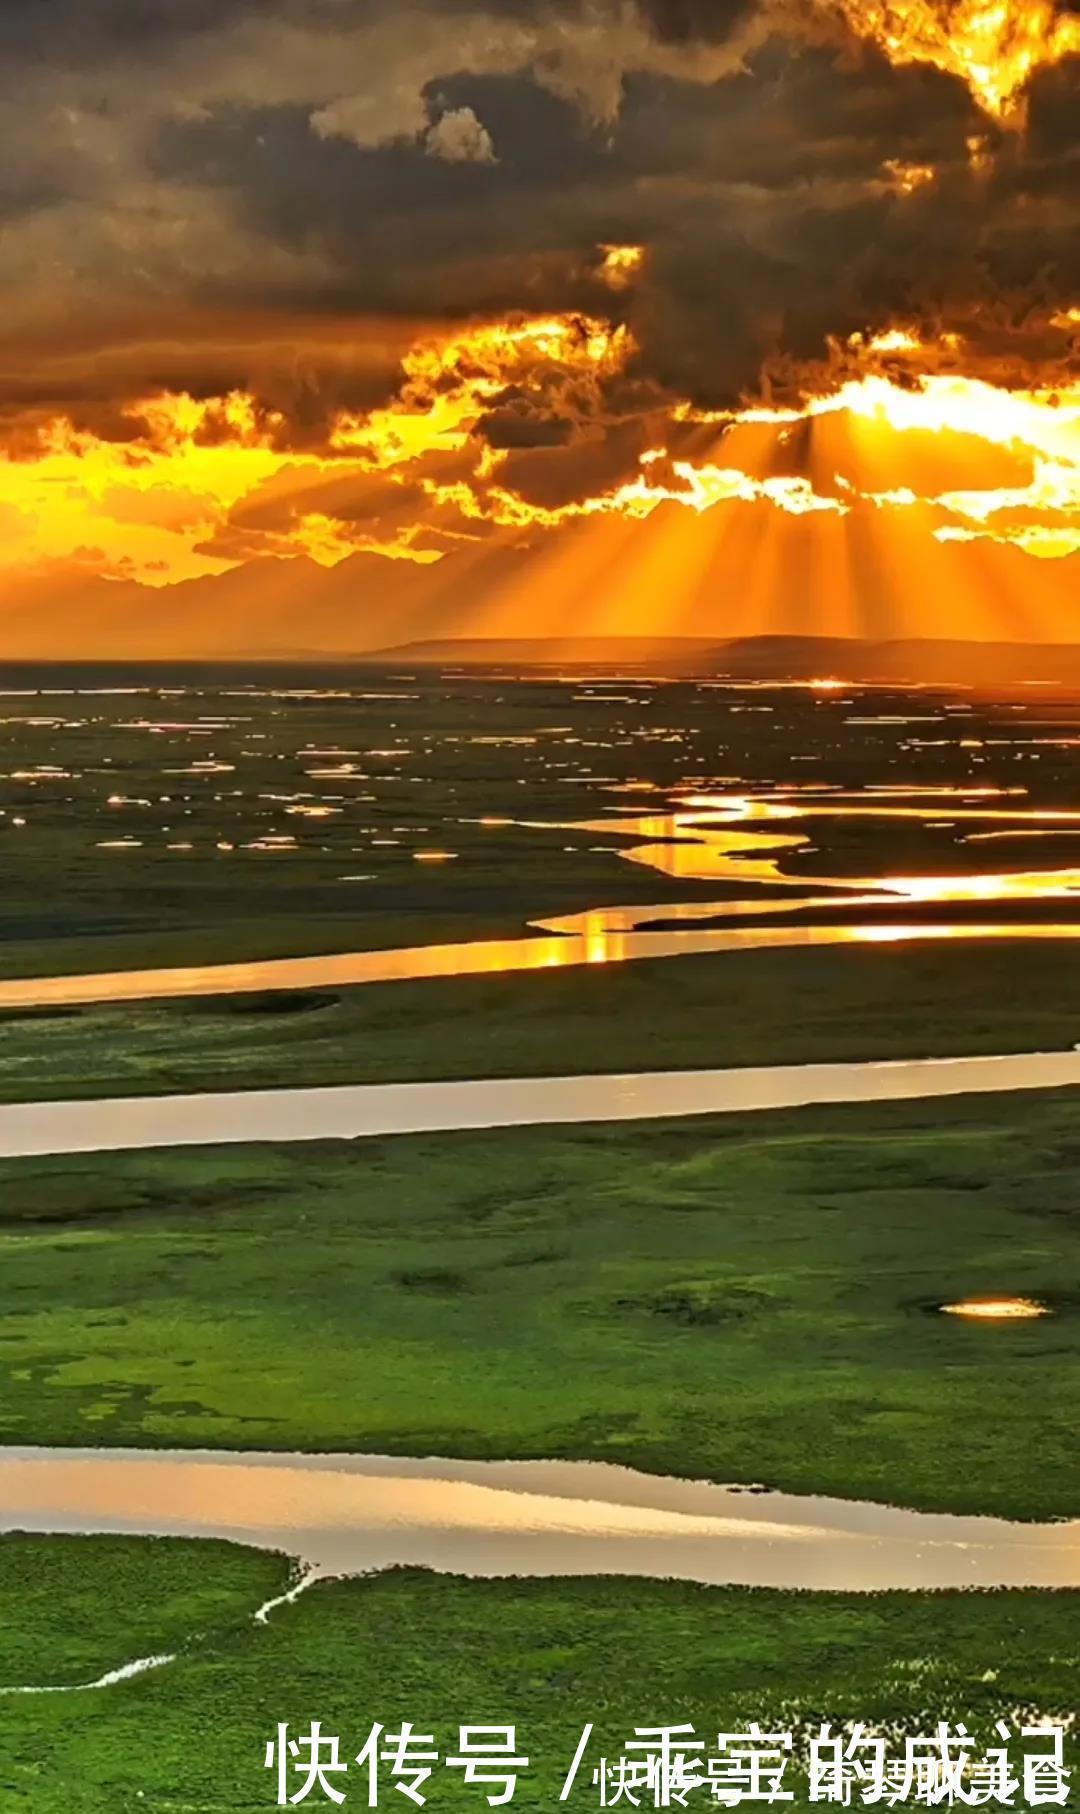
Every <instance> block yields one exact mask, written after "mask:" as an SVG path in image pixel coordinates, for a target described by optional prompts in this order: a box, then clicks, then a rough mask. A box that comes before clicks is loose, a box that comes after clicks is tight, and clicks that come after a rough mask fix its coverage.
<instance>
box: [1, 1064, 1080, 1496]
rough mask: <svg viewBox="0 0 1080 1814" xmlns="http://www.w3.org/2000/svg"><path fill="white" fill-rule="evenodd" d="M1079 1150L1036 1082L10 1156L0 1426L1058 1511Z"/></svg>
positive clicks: (1074, 1347)
mask: <svg viewBox="0 0 1080 1814" xmlns="http://www.w3.org/2000/svg"><path fill="white" fill-rule="evenodd" d="M1078 1161H1080V1145H1078V1138H1077V1128H1076V1116H1075V1109H1074V1106H1073V1103H1072V1099H1071V1096H1070V1095H1069V1094H1068V1093H1062V1094H1060V1095H1056V1094H1052V1093H1051V1094H1048V1095H1043V1096H1015V1097H1013V1096H1006V1097H1000V1098H997V1097H992V1096H988V1097H982V1098H969V1099H967V1100H963V1101H953V1102H950V1103H949V1105H948V1114H947V1119H945V1118H943V1116H942V1112H941V1107H940V1105H938V1104H936V1103H932V1102H931V1103H926V1104H917V1103H916V1104H895V1105H882V1106H880V1107H879V1106H875V1107H839V1108H829V1109H807V1110H798V1111H791V1112H785V1113H772V1114H759V1115H755V1116H750V1117H739V1116H717V1117H713V1118H707V1119H701V1120H689V1121H673V1122H666V1123H664V1122H660V1123H652V1124H640V1125H636V1126H627V1125H615V1126H611V1127H590V1126H584V1127H577V1128H565V1129H558V1128H551V1129H535V1130H510V1131H503V1132H490V1133H461V1134H452V1135H439V1136H425V1137H415V1138H414V1137H409V1138H403V1137H399V1138H396V1139H392V1140H361V1141H357V1142H352V1143H347V1142H341V1143H326V1144H312V1145H306V1144H304V1145H299V1146H296V1145H291V1146H276V1147H275V1146H274V1145H272V1144H265V1145H259V1146H250V1147H230V1148H218V1149H205V1148H204V1149H191V1150H183V1149H176V1150H171V1151H165V1152H145V1153H129V1154H117V1155H100V1156H91V1157H86V1156H78V1157H72V1158H50V1159H39V1160H22V1161H13V1162H8V1163H6V1164H5V1165H4V1166H3V1167H2V1168H0V1190H2V1205H3V1207H2V1211H0V1234H2V1238H3V1250H4V1269H3V1280H2V1286H0V1302H2V1305H3V1309H4V1313H5V1314H4V1318H3V1324H2V1329H0V1361H2V1373H0V1434H2V1437H3V1440H5V1441H7V1442H10V1443H19V1442H22V1443H25V1442H48V1443H58V1444H82V1443H95V1444H108V1445H113V1446H116V1445H130V1444H135V1445H147V1446H149V1445H157V1446H189V1447H200V1446H208V1447H239V1448H256V1447H261V1448H271V1449H289V1448H308V1449H341V1450H346V1449H364V1450H373V1451H376V1452H395V1453H399V1454H417V1453H419V1454H433V1453H434V1454H438V1453H444V1454H455V1455H466V1456H488V1455H490V1456H511V1455H518V1456H563V1457H585V1458H598V1459H604V1460H616V1461H620V1462H625V1463H629V1464H633V1465H636V1466H638V1467H642V1468H645V1469H650V1470H656V1471H664V1472H670V1473H676V1474H681V1475H698V1476H708V1477H711V1478H713V1479H717V1480H723V1481H752V1482H763V1483H765V1484H766V1485H768V1486H772V1487H780V1488H786V1489H789V1490H793V1491H800V1492H827V1493H835V1494H842V1495H851V1496H856V1497H863V1498H874V1499H878V1500H892V1501H896V1502H902V1503H904V1504H907V1505H912V1506H918V1507H930V1508H940V1509H951V1510H957V1511H961V1510H963V1511H981V1512H998V1513H1006V1514H1013V1515H1017V1516H1021V1517H1028V1518H1036V1517H1042V1518H1045V1517H1052V1516H1056V1515H1062V1514H1068V1513H1075V1512H1076V1510H1077V1504H1078V1490H1080V1462H1078V1459H1077V1449H1076V1442H1075V1428H1076V1418H1077V1409H1078V1406H1077V1398H1076V1392H1075V1377H1076V1374H1075V1362H1076V1358H1077V1353H1078V1349H1080V1242H1078V1237H1077V1229H1076V1221H1075V1216H1074V1213H1073V1207H1072V1205H1073V1200H1074V1198H1075V1193H1076V1188H1077V1167H1078ZM1003 1293H1004V1294H1020V1295H1026V1296H1033V1297H1036V1298H1041V1299H1044V1300H1045V1301H1046V1302H1047V1303H1048V1304H1049V1305H1050V1306H1051V1307H1052V1310H1053V1312H1054V1314H1052V1315H1050V1316H1047V1317H1045V1318H1042V1319H1040V1320H1037V1321H1033V1322H1027V1323H1024V1322H1021V1323H1016V1324H1012V1325H1006V1326H1003V1325H999V1324H972V1323H967V1322H964V1321H963V1320H960V1319H957V1318H955V1317H951V1316H943V1315H941V1314H939V1312H938V1306H939V1305H940V1304H941V1303H942V1302H945V1301H952V1300H956V1299H959V1298H964V1297H967V1296H972V1295H974V1296H979V1295H986V1294H990V1295H1000V1294H1003ZM1033 1415H1035V1416H1036V1417H1037V1423H1036V1424H1035V1426H1034V1428H1033V1425H1032V1418H1033ZM1021 1431H1024V1432H1030V1433H1031V1440H1028V1439H1027V1436H1025V1440H1023V1441H1021V1440H1019V1439H1018V1432H1021ZM1033 1441H1034V1442H1036V1445H1037V1465H1033V1454H1032V1442H1033Z"/></svg>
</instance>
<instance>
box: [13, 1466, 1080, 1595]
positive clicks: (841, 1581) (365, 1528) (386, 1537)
mask: <svg viewBox="0 0 1080 1814" xmlns="http://www.w3.org/2000/svg"><path fill="white" fill-rule="evenodd" d="M0 1530H3V1531H16V1530H19V1531H38V1532H50V1533H60V1532H75V1533H91V1532H94V1533H111V1534H116V1533H129V1534H138V1535H141V1536H161V1537H166V1536H172V1537H217V1538H224V1539H228V1540H231V1541H234V1542H239V1543H246V1544H250V1545H253V1546H255V1547H257V1548H260V1549H274V1550H284V1551H286V1552H287V1553H288V1554H290V1555H293V1556H296V1557H298V1558H299V1559H300V1560H301V1561H302V1562H303V1563H304V1564H305V1565H306V1566H307V1568H308V1569H309V1570H310V1571H311V1572H312V1573H313V1574H314V1575H316V1576H318V1575H357V1574H363V1573H366V1572H368V1571H369V1570H372V1569H382V1568H390V1567H394V1566H398V1565H408V1566H414V1567H417V1566H419V1567H427V1568H433V1569H437V1570H439V1571H442V1572H452V1573H455V1574H465V1575H474V1576H484V1577H496V1576H509V1575H522V1576H525V1575H528V1576H557V1575H633V1576H639V1577H669V1578H675V1579H679V1580H686V1581H700V1582H703V1583H707V1584H712V1585H720V1584H723V1583H733V1584H738V1585H743V1586H754V1587H778V1588H806V1589H828V1590H846V1591H851V1592H872V1591H877V1590H884V1589H909V1590H910V1589H925V1588H983V1587H1078V1586H1080V1522H1072V1523H1061V1524H1049V1525H1038V1524H1016V1523H1011V1522H1008V1521H1006V1520H1004V1519H998V1518H978V1517H959V1516H953V1515H948V1514H940V1513H926V1512H912V1511H905V1510H903V1509H901V1508H899V1507H894V1506H883V1505H874V1504H866V1503H859V1502H854V1501H846V1500H839V1499H826V1498H814V1497H801V1496H796V1495H792V1494H785V1493H762V1492H755V1491H748V1490H746V1489H740V1488H738V1487H724V1486H715V1485H712V1484H711V1483H708V1482H704V1481H690V1480H677V1479H671V1478H666V1477H663V1476H655V1477H654V1476H652V1475H648V1474H639V1473H635V1472H633V1471H631V1470H630V1469H627V1468H620V1467H614V1466H610V1465H607V1464H604V1463H599V1462H559V1461H443V1460H408V1459H397V1458H388V1457H382V1456H369V1455H323V1456H319V1455H296V1454H293V1455H269V1454H258V1453H253V1454H229V1453H221V1454H217V1453H191V1454H185V1453H182V1452H146V1453H144V1452H139V1451H131V1450H128V1451H125V1450H118V1451H93V1450H90V1451H80V1450H46V1449H24V1450H19V1449H8V1450H3V1451H0Z"/></svg>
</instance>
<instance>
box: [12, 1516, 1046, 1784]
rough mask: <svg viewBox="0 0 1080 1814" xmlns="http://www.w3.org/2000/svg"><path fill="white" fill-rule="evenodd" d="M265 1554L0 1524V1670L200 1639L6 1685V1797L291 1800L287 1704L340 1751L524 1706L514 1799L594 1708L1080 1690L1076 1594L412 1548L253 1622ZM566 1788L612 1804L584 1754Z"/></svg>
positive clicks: (709, 1732)
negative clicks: (12, 1693) (283, 1774)
mask: <svg viewBox="0 0 1080 1814" xmlns="http://www.w3.org/2000/svg"><path fill="white" fill-rule="evenodd" d="M271 1577H276V1579H277V1580H278V1581H279V1582H280V1583H281V1584H282V1585H283V1584H284V1579H285V1563H284V1559H275V1558H273V1557H264V1556H259V1555H257V1554H255V1553H252V1552H249V1551H242V1550H230V1549H228V1548H227V1547H226V1546H223V1545H216V1544H206V1545H199V1546H196V1545H194V1544H185V1543H181V1542H168V1543H151V1542H140V1541H138V1540H134V1539H107V1538H86V1539H68V1540H57V1539H37V1538H9V1539H6V1540H5V1541H3V1542H0V1605H3V1606H4V1607H5V1609H7V1608H11V1607H17V1608H18V1616H17V1619H16V1620H15V1622H14V1623H12V1622H11V1620H10V1619H8V1618H5V1619H4V1620H3V1621H2V1622H0V1685H15V1684H26V1683H31V1682H44V1681H48V1682H52V1683H58V1682H63V1681H65V1680H66V1681H72V1680H78V1679H84V1677H85V1672H86V1670H87V1668H88V1667H90V1668H93V1669H95V1670H97V1671H101V1670H103V1669H105V1668H108V1667H114V1666H115V1665H116V1664H117V1663H118V1662H120V1661H122V1660H127V1659H128V1658H129V1657H130V1656H133V1655H135V1654H157V1653H159V1652H161V1651H170V1650H172V1649H174V1648H176V1647H177V1646H184V1648H183V1653H182V1654H181V1656H180V1659H179V1660H178V1661H177V1662H176V1663H175V1664H173V1665H171V1666H170V1667H169V1668H167V1669H165V1670H163V1671H161V1672H160V1673H155V1674H151V1675H146V1676H143V1677H141V1678H139V1679H138V1680H136V1681H132V1682H128V1683H125V1684H122V1685H120V1686H117V1687H113V1688H109V1689H104V1690H101V1691H98V1692H95V1693H91V1694H77V1695H66V1696H65V1695H57V1696H40V1697H38V1696H34V1697H26V1698H15V1699H12V1700H7V1701H5V1702H4V1703H3V1707H4V1713H3V1718H2V1720H0V1794H2V1797H3V1804H4V1807H5V1808H10V1809H12V1810H13V1811H18V1814H104V1811H106V1810H107V1811H108V1814H134V1810H136V1809H139V1810H146V1811H147V1814H164V1811H165V1810H168V1811H169V1814H173V1811H175V1810H178V1809H183V1810H184V1814H248V1811H249V1810H255V1809H263V1808H266V1807H267V1806H271V1805H273V1801H274V1796H275V1789H274V1779H273V1778H272V1777H271V1776H270V1775H268V1773H267V1771H266V1769H265V1767H264V1746H265V1742H266V1740H267V1739H268V1738H270V1737H271V1736H272V1735H273V1733H274V1731H275V1728H276V1726H277V1723H278V1721H282V1720H283V1721H287V1722H288V1723H289V1724H290V1726H291V1728H292V1730H293V1732H294V1733H299V1732H306V1731H308V1730H309V1729H310V1726H311V1722H312V1720H313V1719H320V1720H321V1721H322V1723H323V1729H324V1731H325V1732H328V1733H330V1734H335V1735H338V1736H340V1738H341V1740H342V1747H341V1755H342V1757H343V1758H345V1759H347V1758H351V1757H353V1756H355V1754H356V1752H357V1751H358V1750H359V1748H360V1746H361V1744H362V1743H363V1742H364V1740H365V1739H366V1738H367V1735H368V1732H369V1730H370V1727H371V1724H372V1722H373V1721H375V1720H379V1721H381V1722H383V1723H384V1724H386V1725H388V1726H390V1727H393V1726H395V1725H397V1724H400V1722H401V1721H402V1720H403V1719H411V1720H412V1721H413V1722H414V1725H415V1726H416V1727H417V1729H418V1730H419V1731H421V1732H430V1733H432V1734H433V1736H434V1737H435V1740H436V1748H437V1749H438V1750H439V1752H440V1753H441V1755H443V1756H445V1755H447V1754H448V1753H450V1752H452V1751H454V1750H456V1748H457V1743H456V1741H457V1726H458V1724H459V1723H460V1722H478V1723H485V1722H487V1723H494V1724H505V1723H509V1722H513V1723H514V1724H515V1725H516V1726H517V1729H518V1741H519V1744H520V1747H521V1749H522V1750H523V1752H524V1753H525V1754H526V1755H527V1756H528V1757H529V1759H530V1765H529V1769H528V1771H527V1772H523V1773H522V1776H521V1779H520V1781H519V1786H518V1790H517V1794H516V1796H515V1800H514V1804H513V1805H514V1806H515V1807H523V1808H527V1809H536V1808H550V1807H552V1806H554V1805H556V1801H557V1794H558V1790H559V1788H560V1787H561V1784H562V1780H563V1776H564V1773H565V1771H566V1769H567V1768H568V1765H569V1761H570V1758H571V1757H572V1755H573V1752H574V1748H575V1745H576V1743H577V1740H578V1738H579V1736H580V1732H581V1728H582V1725H583V1724H584V1722H585V1721H586V1720H590V1719H591V1720H593V1721H594V1722H595V1726H596V1732H595V1738H596V1741H597V1744H596V1746H595V1749H596V1751H597V1752H598V1753H599V1752H600V1751H601V1749H602V1750H603V1751H605V1752H606V1753H607V1754H608V1755H611V1754H612V1753H616V1754H617V1753H618V1751H619V1750H621V1749H622V1741H623V1740H624V1739H625V1738H627V1737H631V1736H632V1735H633V1728H634V1727H635V1726H636V1725H648V1724H656V1723H661V1722H664V1721H668V1722H678V1721H688V1722H690V1723H691V1724H692V1725H693V1726H694V1727H695V1729H696V1730H697V1732H698V1733H699V1734H701V1735H702V1736H703V1737H705V1738H706V1741H707V1746H708V1747H709V1748H711V1747H712V1745H713V1741H714V1739H715V1734H716V1733H717V1731H718V1730H739V1729H740V1728H742V1727H744V1725H745V1722H746V1721H747V1720H750V1719H753V1718H759V1719H761V1720H762V1722H763V1723H764V1724H765V1725H766V1727H769V1726H774V1725H779V1726H780V1727H782V1728H792V1729H794V1730H795V1731H796V1733H797V1734H799V1735H802V1734H805V1732H807V1731H816V1730H817V1727H818V1725H819V1723H820V1721H821V1720H822V1718H826V1717H830V1718H832V1719H833V1720H834V1721H837V1722H839V1721H843V1720H851V1719H858V1718H863V1719H865V1720H866V1721H868V1722H880V1724H881V1725H883V1726H887V1727H888V1728H890V1729H891V1730H893V1731H899V1732H901V1733H902V1732H904V1731H910V1732H917V1731H924V1730H926V1729H928V1728H931V1729H932V1727H933V1724H934V1722H935V1721H936V1720H937V1719H938V1718H944V1719H948V1720H951V1721H952V1722H954V1723H955V1722H956V1721H958V1720H960V1719H964V1720H965V1721H966V1722H967V1724H968V1727H969V1729H970V1730H971V1731H972V1732H973V1733H976V1734H978V1735H979V1736H980V1738H981V1739H982V1742H983V1743H985V1742H987V1736H988V1735H990V1734H991V1729H992V1724H993V1721H994V1720H995V1719H996V1718H998V1717H1002V1716H1004V1717H1006V1718H1009V1717H1011V1718H1013V1719H1015V1717H1016V1714H1017V1711H1018V1710H1019V1709H1038V1710H1040V1711H1041V1712H1042V1713H1043V1714H1044V1715H1046V1716H1048V1717H1054V1716H1057V1717H1059V1718H1060V1717H1062V1716H1064V1715H1066V1714H1068V1713H1069V1712H1070V1711H1071V1709H1072V1708H1073V1707H1074V1706H1075V1702H1076V1686H1077V1658H1076V1596H1075V1595H1074V1594H1036V1593H1006V1594H925V1595H924V1594H889V1595H877V1596H870V1597H867V1596H863V1597H860V1596H857V1595H842V1594H822V1595H793V1594H781V1593H771V1592H760V1591H754V1592H749V1591H743V1590H738V1589H705V1588H695V1587H687V1586H681V1585H678V1584H675V1583H663V1582H652V1583H650V1582H625V1581H581V1582H573V1581H550V1582H513V1583H509V1582H468V1581H463V1580H460V1579H455V1578H446V1577H435V1576H429V1575H424V1574H422V1573H419V1572H414V1571H409V1572H405V1571H402V1572H394V1573H391V1574H386V1575H382V1576H379V1577H377V1578H374V1579H371V1580H366V1581H352V1582H340V1583H333V1584H324V1585H322V1586H319V1587H316V1588H314V1589H312V1590H310V1591H309V1592H308V1593H307V1594H305V1595H304V1596H303V1597H302V1598H301V1599H300V1600H298V1601H297V1602H296V1604H295V1605H294V1606H292V1607H289V1608H283V1609H281V1610H280V1611H279V1612H277V1613H275V1614H274V1616H273V1617H272V1619H271V1622H270V1624H269V1625H268V1626H266V1627H257V1626H255V1625H253V1624H252V1623H251V1613H252V1611H253V1610H254V1608H255V1606H257V1605H258V1604H259V1602H260V1600H261V1599H262V1598H263V1597H264V1596H265V1594H266V1592H267V1586H268V1580H270V1578H271ZM39 1581H40V1582H41V1584H42V1585H41V1589H40V1591H39V1590H38V1589H36V1588H35V1582H39ZM117 1583H120V1584H122V1586H123V1588H124V1595H123V1599H122V1601H120V1600H118V1595H117V1591H116V1588H117ZM271 1585H272V1582H271ZM46 1587H47V1589H48V1591H46ZM151 1594H152V1595H153V1604H152V1605H151V1603H150V1602H151ZM133 1607H134V1608H137V1613H133V1612H132V1608H133ZM73 1610H74V1612H75V1613H77V1615H78V1632H77V1633H75V1632H73V1628H72V1627H73V1619H72V1611H73ZM133 1645H134V1646H135V1648H134V1649H132V1646H133ZM91 1657H93V1659H94V1661H93V1663H91V1660H90V1659H91ZM616 1658H617V1659H618V1667H617V1668H613V1667H612V1663H613V1660H614V1659H616ZM601 1740H602V1741H603V1745H602V1747H601V1745H600V1743H599V1741H601ZM901 1742H902V1741H901ZM1020 1748H1021V1749H1022V1747H1020ZM1032 1748H1035V1746H1034V1745H1032ZM592 1761H595V1759H594V1758H592V1756H591V1754H590V1762H592ZM1073 1761H1075V1754H1074V1758H1073ZM300 1780H302V1779H297V1786H298V1784H299V1781H300ZM338 1780H339V1783H340V1784H342V1785H343V1786H345V1787H346V1788H347V1789H348V1791H349V1798H348V1802H347V1804H346V1805H347V1806H351V1805H354V1804H355V1805H361V1806H366V1802H367V1795H366V1780H365V1779H364V1778H363V1777H362V1776H361V1775H360V1773H359V1772H358V1771H353V1772H351V1773H350V1775H349V1777H347V1778H345V1779H338ZM793 1786H796V1787H797V1783H796V1784H795V1785H793ZM427 1787H428V1790H429V1792H430V1797H431V1803H430V1805H432V1806H433V1807H439V1806H455V1807H460V1806H472V1807H476V1806H479V1807H481V1808H483V1807H486V1805H487V1804H486V1802H485V1801H484V1799H483V1793H482V1791H479V1790H476V1789H472V1790H468V1789H465V1788H463V1787H462V1786H461V1785H460V1782H459V1780H458V1778H457V1775H456V1773H455V1772H453V1771H451V1770H447V1769H445V1768H441V1767H440V1768H438V1769H437V1770H436V1773H435V1775H434V1777H433V1779H432V1782H431V1783H430V1784H429V1785H428V1786H427ZM387 1793H389V1794H390V1795H391V1797H392V1798H393V1799H395V1800H396V1796H394V1795H393V1791H392V1790H387V1788H386V1787H385V1786H384V1789H383V1798H381V1799H380V1805H384V1798H385V1796H386V1795H387ZM802 1802H803V1796H802V1794H799V1795H798V1798H797V1800H796V1803H795V1804H794V1805H795V1806H801V1805H802ZM316 1805H322V1806H325V1805H329V1804H327V1803H326V1802H325V1801H323V1802H317V1803H316ZM569 1805H570V1807H571V1808H573V1807H579V1808H580V1807H590V1806H595V1805H596V1790H595V1789H592V1790H590V1789H589V1787H588V1781H587V1775H586V1777H585V1783H584V1786H583V1787H582V1788H581V1789H580V1790H578V1791H576V1792H574V1794H573V1796H572V1799H571V1802H570V1804H569ZM692 1805H695V1804H692ZM701 1805H707V1803H705V1802H704V1801H703V1802H702V1804H701ZM787 1805H788V1806H791V1805H793V1804H790V1803H789V1804H787Z"/></svg>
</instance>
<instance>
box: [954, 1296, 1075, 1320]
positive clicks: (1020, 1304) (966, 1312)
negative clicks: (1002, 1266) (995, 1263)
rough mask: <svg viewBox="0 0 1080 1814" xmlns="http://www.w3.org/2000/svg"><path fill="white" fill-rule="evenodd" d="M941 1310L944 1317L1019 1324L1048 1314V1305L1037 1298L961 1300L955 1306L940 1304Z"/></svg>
mask: <svg viewBox="0 0 1080 1814" xmlns="http://www.w3.org/2000/svg"><path fill="white" fill-rule="evenodd" d="M941 1310H942V1315H944V1316H962V1317H969V1318H971V1319H972V1320H973V1321H983V1322H988V1323H1012V1322H1020V1321H1025V1320H1030V1319H1031V1318H1033V1317H1039V1316H1049V1314H1050V1306H1049V1304H1042V1303H1040V1302H1039V1301H1038V1299H1037V1298H962V1299H961V1300H960V1301H959V1302H958V1303H956V1304H942V1306H941Z"/></svg>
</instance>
